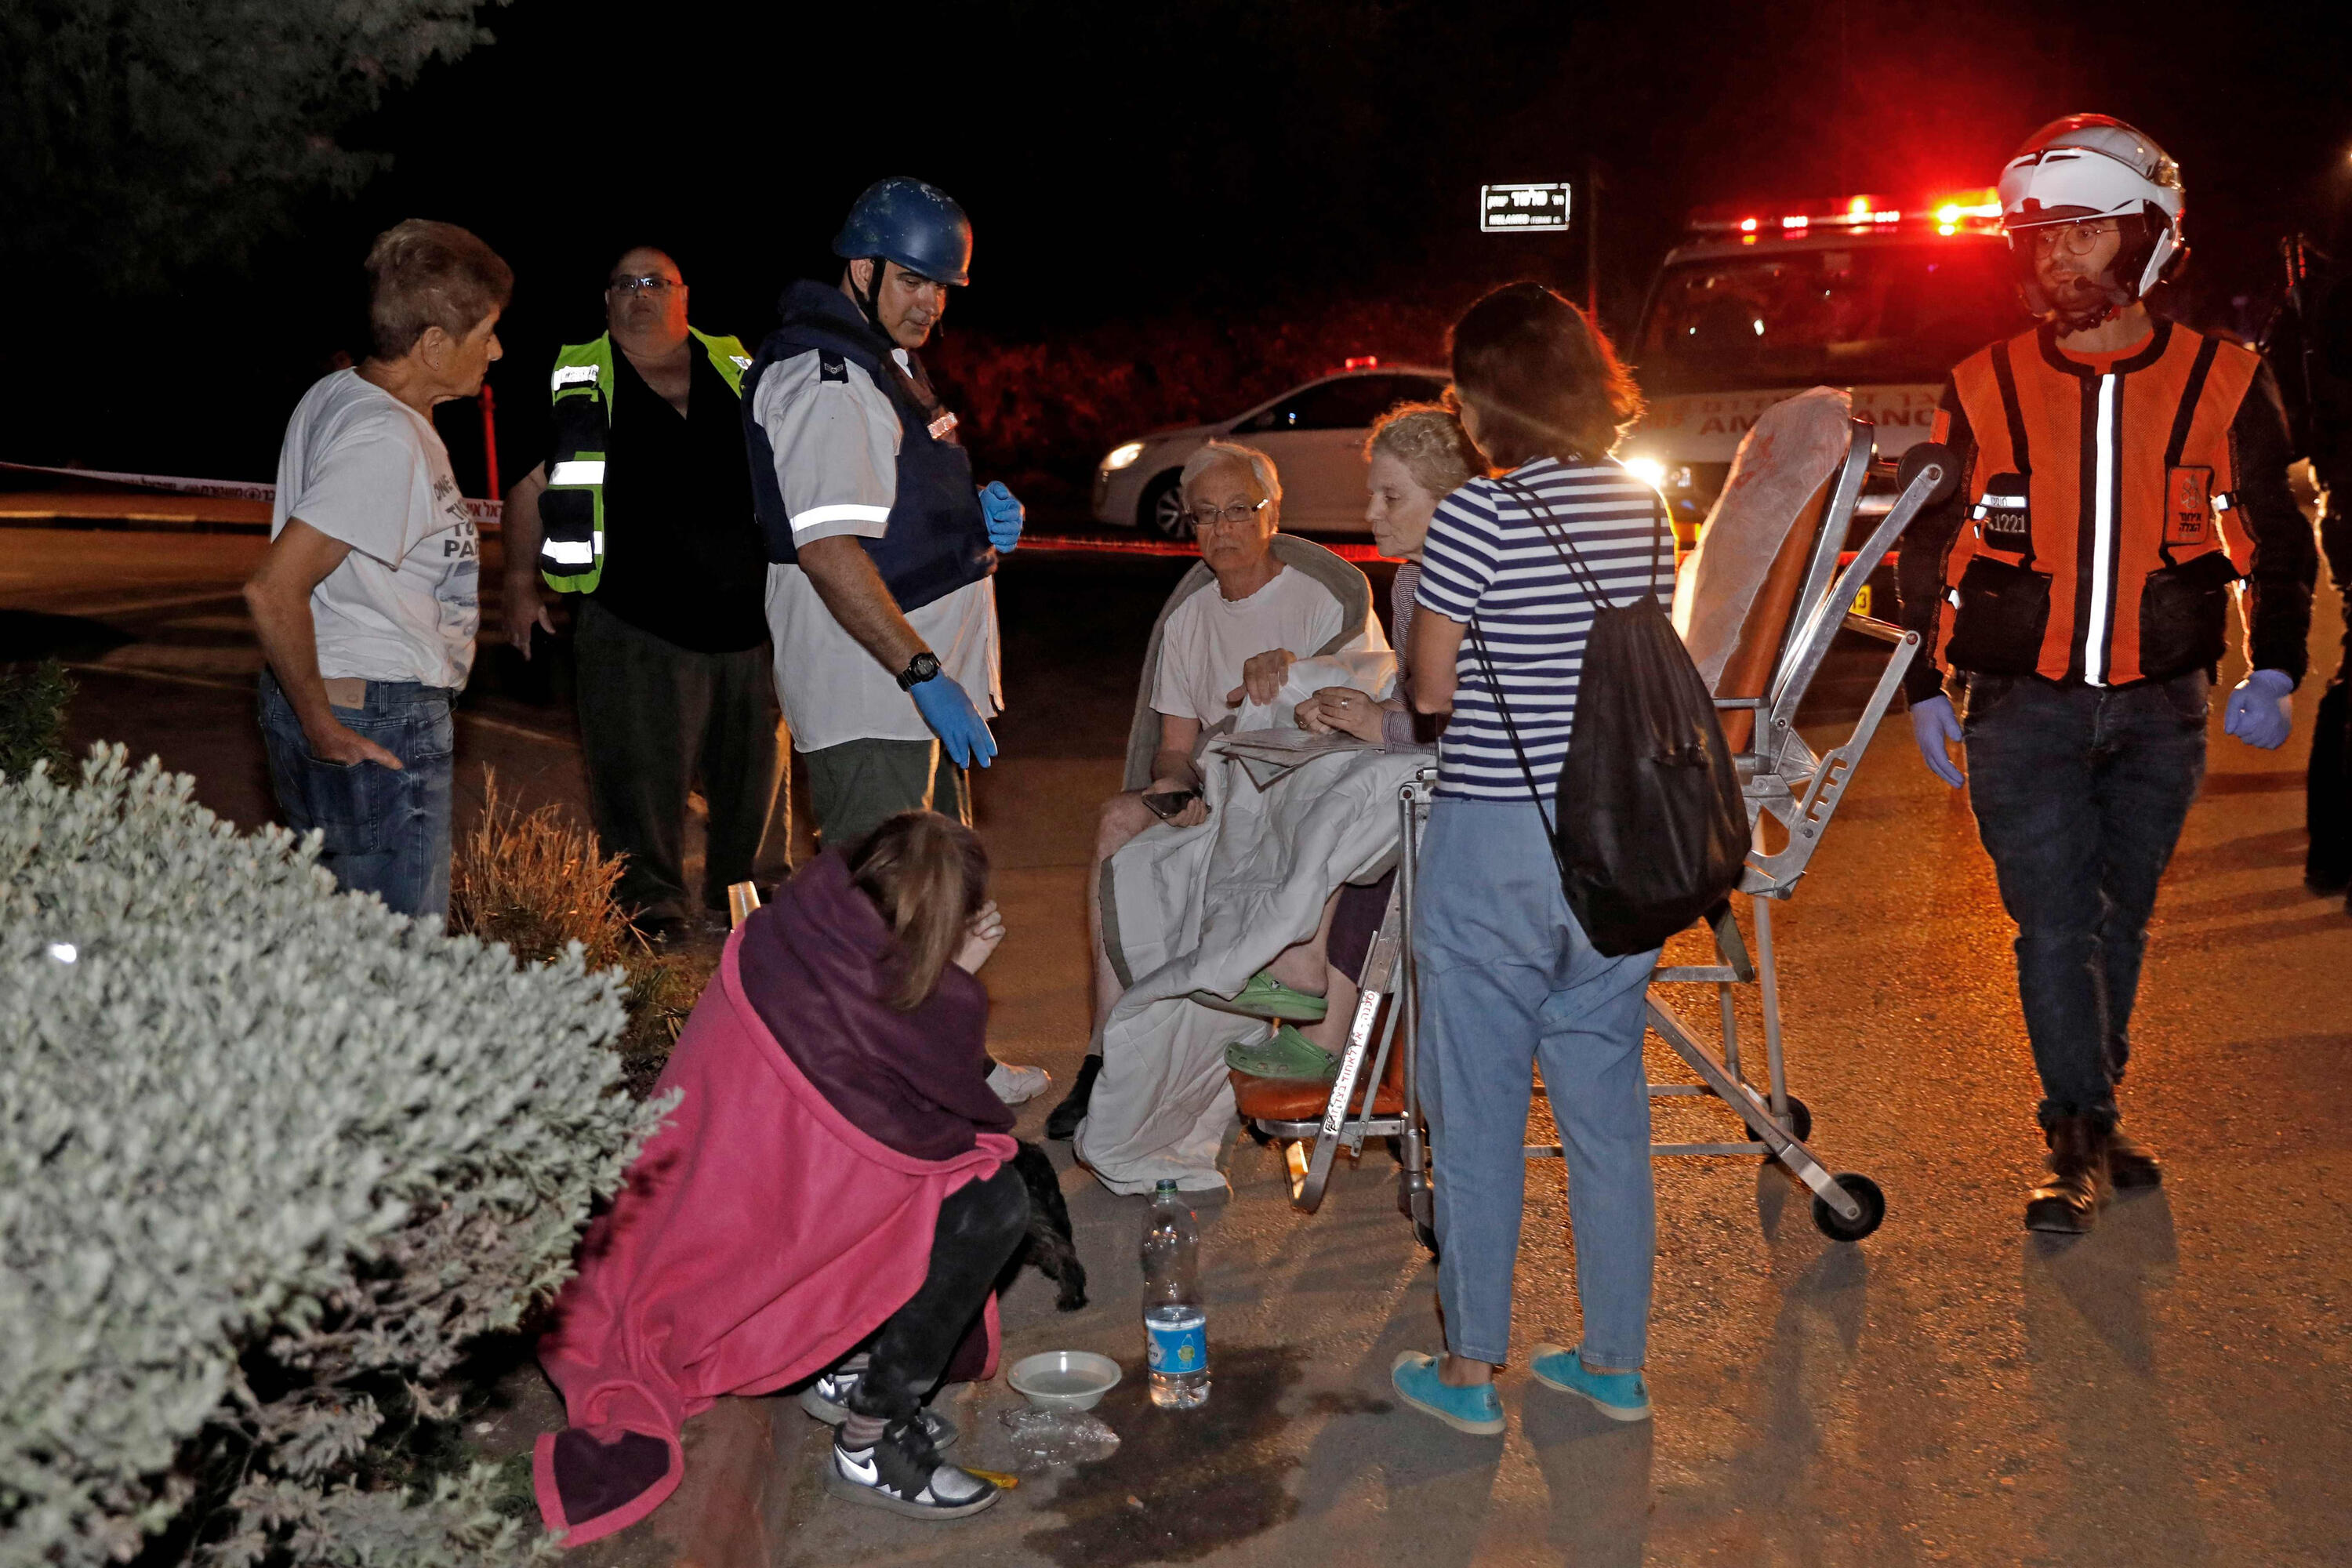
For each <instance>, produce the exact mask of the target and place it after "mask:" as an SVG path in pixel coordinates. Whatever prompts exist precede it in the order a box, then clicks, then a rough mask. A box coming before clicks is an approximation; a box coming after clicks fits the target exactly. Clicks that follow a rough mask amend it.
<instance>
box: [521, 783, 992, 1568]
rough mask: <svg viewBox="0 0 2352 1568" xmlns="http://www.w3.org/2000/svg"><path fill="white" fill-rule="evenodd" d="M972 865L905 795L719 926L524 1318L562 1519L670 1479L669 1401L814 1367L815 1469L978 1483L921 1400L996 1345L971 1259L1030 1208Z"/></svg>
mask: <svg viewBox="0 0 2352 1568" xmlns="http://www.w3.org/2000/svg"><path fill="white" fill-rule="evenodd" d="M987 881H988V862H987V857H986V855H985V853H984V852H983V851H982V848H981V846H980V841H979V839H978V838H977V837H975V836H974V835H973V834H972V833H971V830H970V829H969V828H965V827H962V826H958V825H957V824H955V823H953V822H950V820H948V819H947V818H946V817H943V816H938V815H937V814H935V813H931V812H908V813H905V814H903V815H901V816H895V817H893V818H891V819H890V820H889V821H888V822H886V823H884V824H883V825H882V826H881V827H879V828H878V829H877V830H876V831H875V833H874V835H873V836H872V837H870V838H868V839H866V841H865V842H864V843H863V844H860V845H858V846H857V847H855V848H854V849H853V850H852V851H850V852H849V853H847V854H842V853H838V852H835V853H828V854H825V855H824V856H821V857H819V858H818V859H817V860H816V861H814V863H813V864H811V865H810V866H809V867H808V868H805V869H804V870H803V871H802V872H801V873H800V874H799V875H797V876H796V877H794V878H793V879H792V881H791V882H789V883H787V884H786V885H785V886H784V887H783V888H782V889H781V890H780V891H779V892H778V894H777V897H776V900H775V902H774V903H772V904H771V905H770V906H769V907H768V908H766V909H763V910H760V911H759V912H758V913H756V914H754V915H753V916H752V917H751V919H750V920H749V921H746V922H745V923H744V926H743V929H742V930H741V931H738V932H737V933H736V934H735V936H734V937H733V938H732V939H730V942H729V943H728V947H727V952H726V955H725V957H724V958H723V959H722V961H721V963H720V964H719V973H718V974H717V975H716V976H714V977H713V979H712V981H711V984H710V986H709V989H708V990H707V991H705V992H704V994H703V995H702V999H701V1001H700V1002H699V1003H698V1005H696V1007H695V1010H694V1016H693V1017H692V1018H691V1019H690V1020H689V1021H688V1024H687V1026H686V1029H685V1031H684V1033H682V1034H681V1035H680V1036H679V1037H678V1043H677V1050H676V1051H675V1052H674V1053H673V1054H672V1055H671V1057H670V1060H669V1064H668V1066H667V1068H665V1069H664V1071H663V1073H662V1077H661V1080H660V1083H659V1084H658V1085H657V1086H656V1092H667V1090H669V1089H679V1090H682V1091H683V1099H682V1100H681V1101H680V1103H679V1105H678V1108H677V1111H676V1113H675V1114H674V1115H673V1117H672V1119H671V1121H669V1122H668V1124H667V1125H666V1126H665V1127H664V1128H663V1130H662V1131H660V1132H659V1133H657V1134H656V1136H655V1137H654V1138H653V1139H652V1141H651V1142H648V1143H647V1144H646V1148H645V1152H643V1153H642V1154H640V1155H639V1156H638V1158H637V1161H636V1163H635V1164H634V1165H633V1166H631V1167H630V1172H629V1177H628V1181H627V1183H626V1184H625V1186H624V1188H623V1189H622V1191H621V1193H620V1194H619V1195H618V1196H617V1197H616V1198H615V1200H614V1205H613V1207H612V1210H611V1211H610V1212H609V1213H607V1214H605V1215H603V1216H602V1217H600V1218H599V1219H597V1220H596V1221H595V1223H594V1224H593V1225H592V1226H590V1227H589V1229H588V1234H587V1237H586V1239H585V1241H584V1243H583V1248H582V1256H581V1267H580V1274H579V1277H578V1278H577V1279H574V1280H572V1283H571V1284H570V1285H569V1286H568V1287H567V1288H566V1289H564V1291H563V1293H562V1296H561V1297H560V1298H559V1299H558V1300H557V1303H556V1318H555V1323H554V1326H553V1328H552V1329H551V1330H550V1331H549V1332H548V1333H547V1335H546V1336H545V1337H544V1338H542V1339H541V1342H540V1346H539V1353H540V1361H541V1364H542V1365H544V1366H545V1367H546V1369H547V1372H548V1375H549V1376H550V1377H551V1378H552V1379H553V1380H554V1382H555V1384H556V1386H557V1387H558V1388H560V1389H561V1390H562V1393H563V1397H564V1403H565V1408H566V1413H567V1415H568V1416H569V1418H570V1420H571V1423H572V1425H571V1426H569V1427H568V1428H567V1429H566V1430H564V1431H563V1432H562V1433H558V1434H554V1435H551V1436H542V1437H541V1438H540V1440H539V1445H538V1451H537V1454H536V1456H535V1465H534V1479H535V1481H536V1486H537V1491H538V1496H539V1504H540V1510H541V1514H542V1515H543V1516H544V1517H545V1519H546V1521H547V1523H548V1525H549V1527H550V1528H551V1529H554V1530H561V1531H566V1532H567V1534H566V1537H565V1539H566V1543H567V1544H569V1545H575V1546H576V1545H581V1544H584V1543H585V1542H590V1541H593V1540H596V1539H598V1538H599V1537H601V1536H604V1535H607V1534H610V1533H611V1532H612V1531H616V1530H619V1529H622V1528H624V1527H625V1526H626V1525H628V1524H630V1523H633V1522H635V1521H636V1520H639V1519H642V1518H644V1517H645V1516H646V1514H648V1513H650V1512H652V1511H653V1510H654V1509H655V1508H656V1507H657V1506H658V1505H659V1504H660V1503H661V1501H662V1500H664V1499H665V1498H667V1497H668V1495H669V1494H670V1493H671V1492H672V1491H674V1490H675V1489H677V1481H678V1477H679V1473H680V1467H681V1464H682V1451H681V1449H680V1447H679V1445H678V1431H679V1429H680V1427H681V1426H683V1425H684V1424H685V1421H686V1419H687V1417H688V1416H690V1415H695V1414H696V1413H698V1412H699V1411H701V1410H703V1409H706V1408H708V1407H709V1405H710V1404H711V1403H712V1402H713V1401H714V1400H716V1399H718V1398H719V1397H720V1396H721V1395H724V1394H769V1393H772V1392H775V1391H776V1390H778V1389H782V1388H786V1387H790V1386H791V1385H793V1384H801V1383H806V1382H807V1380H809V1379H810V1378H811V1377H812V1375H814V1377H815V1381H814V1382H813V1383H808V1386H807V1387H806V1388H805V1389H803V1393H802V1404H803V1406H804V1407H805V1408H807V1409H808V1410H809V1411H810V1412H811V1413H812V1414H814V1415H818V1416H819V1417H820V1418H822V1419H825V1420H828V1421H831V1422H834V1423H835V1424H836V1425H837V1426H839V1428H840V1430H839V1432H838V1434H837V1435H836V1436H835V1441H834V1444H833V1447H832V1451H831V1453H830V1454H829V1456H828V1458H827V1469H826V1484H827V1486H828V1488H829V1489H832V1490H833V1491H835V1493H836V1494H839V1495H842V1496H845V1497H848V1498H851V1499H853V1500H857V1501H860V1502H866V1503H869V1504H872V1505H874V1506H876V1507H880V1508H885V1509H888V1510H892V1511H894V1512H898V1513H903V1514H908V1515H912V1516H914V1517H917V1518H924V1519H954V1518H961V1517H962V1516H964V1515H966V1514H971V1513H977V1512H978V1511H980V1510H982V1509H984V1508H986V1507H988V1506H989V1505H990V1504H992V1503H993V1502H994V1501H995V1500H996V1495H997V1493H996V1489H995V1488H994V1487H993V1486H992V1485H991V1484H990V1483H988V1482H986V1481H984V1480H982V1479H980V1478H978V1477H976V1476H974V1475H972V1474H971V1473H970V1472H969V1471H966V1470H963V1469H961V1468H957V1467H955V1466H953V1465H949V1464H946V1463H944V1462H942V1461H941V1460H940V1457H939V1449H940V1447H944V1446H946V1444H948V1443H951V1442H952V1441H953V1440H954V1433H953V1431H952V1429H951V1428H950V1427H948V1426H947V1424H946V1423H944V1422H942V1421H940V1419H939V1418H938V1417H936V1416H932V1415H929V1414H928V1413H927V1412H926V1411H925V1410H924V1408H923V1401H924V1399H925V1398H926V1397H927V1396H928V1395H929V1393H930V1392H931V1390H932V1389H933V1388H935V1387H936V1386H937V1385H938V1384H940V1381H941V1380H942V1378H943V1377H948V1376H961V1377H984V1376H987V1375H989V1374H990V1373H992V1372H993V1371H994V1367H995V1360H996V1342H997V1335H996V1304H995V1297H994V1295H993V1293H992V1290H993V1286H994V1283H995V1281H996V1279H997V1278H998V1277H999V1275H1000V1273H1001V1272H1002V1270H1003V1268H1004V1266H1005V1264H1006V1263H1007V1262H1008V1261H1009V1260H1010V1259H1011V1258H1012V1257H1013V1251H1014V1249H1015V1248H1016V1247H1018V1246H1019V1245H1020V1244H1021V1242H1022V1239H1023V1237H1024V1235H1025V1233H1026V1231H1027V1226H1028V1215H1029V1200H1028V1195H1027V1194H1026V1192H1025V1191H1024V1188H1023V1186H1022V1184H1021V1180H1020V1177H1019V1176H1018V1175H1017V1174H1016V1173H1014V1171H1013V1167H1012V1164H1011V1161H1012V1157H1013V1147H1014V1146H1013V1140H1012V1139H1011V1138H1010V1137H1008V1136H1006V1133H1007V1132H1008V1131H1010V1130H1011V1128H1012V1125H1013V1116H1012V1113H1011V1111H1010V1110H1007V1109H1006V1107H1005V1105H1004V1103H1003V1101H1002V1100H998V1099H997V1098H996V1096H995V1095H994V1094H993V1093H992V1092H991V1091H990V1089H989V1088H988V1083H987V1073H988V1055H987V1047H986V1043H985V1034H986V1026H987V1015H988V998H987V994H986V993H985V992H983V991H982V989H981V985H980V983H979V982H978V981H977V980H975V979H974V978H973V977H972V972H973V971H975V970H977V969H978V968H979V967H980V966H981V964H982V963H985V962H986V961H987V959H988V956H989V954H990V953H992V952H994V951H995V949H996V944H997V943H998V942H1000V941H1002V940H1003V934H1004V924H1003V920H1002V918H1001V917H1000V916H999V915H998V914H997V911H996V906H995V905H994V904H993V903H991V902H988V901H987ZM951 1362H952V1363H953V1365H952V1366H951V1365H950V1363H951Z"/></svg>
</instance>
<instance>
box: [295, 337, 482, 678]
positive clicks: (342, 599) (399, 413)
mask: <svg viewBox="0 0 2352 1568" xmlns="http://www.w3.org/2000/svg"><path fill="white" fill-rule="evenodd" d="M289 518H300V519H301V520H302V521H304V522H306V523H308V524H309V525H310V527H312V528H315V529H317V530H318V531H320V533H323V534H325V535H327V536H328V537H329V538H330V539H335V540H340V541H341V542H343V543H345V544H348V545H350V546H351V547H352V552H351V553H350V554H349V555H346V556H344V557H343V562H342V564H341V565H340V566H338V567H336V568H335V569H334V570H333V571H332V572H330V573H329V574H327V575H326V578H325V580H324V581H322V582H320V584H319V585H318V586H317V587H316V588H314V589H312V590H311V591H310V618H311V620H312V622H313V623H314V625H315V626H316V627H317V630H318V642H319V673H320V675H321V676H323V677H325V678H326V679H330V680H333V679H363V680H413V681H416V682H419V683H420V684H423V685H425V686H441V687H448V688H452V689H455V688H457V687H461V686H463V685H465V684H466V676H467V673H468V672H469V671H470V670H471V669H472V668H473V667H474V636H475V633H476V632H477V631H478V630H479V629H480V626H481V619H482V614H481V601H480V597H479V585H480V575H481V559H480V552H479V549H478V542H477V540H476V538H475V532H474V521H473V518H472V517H471V516H470V515H469V514H468V513H467V510H466V503H465V500H463V498H461V497H460V496H459V495H458V493H457V479H455V478H454V477H453V476H452V475H451V474H450V472H449V453H448V449H447V448H446V447H443V446H442V445H441V437H439V436H438V435H437V434H436V433H435V431H434V428H433V422H432V421H431V420H429V419H427V418H425V416H423V415H422V414H419V413H417V412H416V410H415V409H413V408H411V407H409V406H408V405H406V404H404V403H403V402H401V401H400V400H399V399H398V398H396V397H394V396H393V395H392V394H390V393H388V392H386V391H384V390H383V388H382V387H380V386H377V385H376V384H374V383H373V382H370V381H368V380H366V379H365V378H364V377H362V375H361V374H359V372H357V371H355V370H339V371H337V372H335V373H334V374H332V375H330V376H328V377H326V378H325V379H324V380H322V381H320V382H319V383H318V384H316V385H314V386H312V387H311V388H310V391H309V392H307V393H305V394H304V395H303V396H302V401H301V402H300V403H299V404H297V405H295V406H294V416H293V418H291V419H289V420H288V421H287V423H286V444H285V445H284V446H283V447H280V448H279V449H278V500H277V503H276V505H275V507H274V509H273V510H272V512H271V516H270V520H269V536H270V537H271V538H272V539H275V538H277V537H278V534H279V533H280V532H281V531H284V529H285V527H286V523H287V520H288V519H289Z"/></svg>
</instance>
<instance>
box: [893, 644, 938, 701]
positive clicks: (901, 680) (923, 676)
mask: <svg viewBox="0 0 2352 1568" xmlns="http://www.w3.org/2000/svg"><path fill="white" fill-rule="evenodd" d="M939 672H940V656H939V655H938V654H935V653H933V652H932V651H931V650H930V649H929V648H925V649H924V650H923V651H922V652H920V653H919V654H917V655H916V656H915V657H914V658H910V659H908V661H907V668H904V669H902V670H900V671H899V672H898V689H899V690H901V691H912V690H913V689H915V688H916V687H918V686H920V685H921V684H922V683H923V682H924V681H926V680H929V679H930V678H931V677H933V676H934V675H937V674H938V673H939Z"/></svg>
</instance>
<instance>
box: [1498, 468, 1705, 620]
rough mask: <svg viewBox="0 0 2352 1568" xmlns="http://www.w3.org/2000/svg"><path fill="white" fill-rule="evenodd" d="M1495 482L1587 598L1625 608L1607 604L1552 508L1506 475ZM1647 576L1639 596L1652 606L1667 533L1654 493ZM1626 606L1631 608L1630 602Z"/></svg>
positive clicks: (1662, 507) (1605, 606) (1661, 507)
mask: <svg viewBox="0 0 2352 1568" xmlns="http://www.w3.org/2000/svg"><path fill="white" fill-rule="evenodd" d="M1495 482H1496V484H1498V485H1500V486H1501V487H1502V488H1503V489H1506V490H1508V491H1509V492H1511V493H1512V494H1513V495H1516V496H1517V497H1518V499H1519V505H1520V506H1521V507H1522V508H1524V509H1525V510H1526V511H1527V514H1528V519H1529V520H1530V521H1533V522H1534V523H1535V524H1536V526H1537V527H1538V528H1539V529H1541V530H1542V531H1543V536H1544V539H1545V541H1546V542H1549V544H1550V545H1551V547H1552V552H1553V553H1554V554H1556V555H1558V556H1559V558H1560V560H1561V562H1562V563H1565V564H1566V565H1567V567H1568V569H1569V571H1570V574H1572V575H1574V576H1575V577H1577V578H1578V579H1579V582H1578V586H1580V587H1581V588H1582V589H1583V590H1584V592H1585V595H1586V596H1587V597H1589V598H1591V600H1592V602H1593V603H1594V604H1596V605H1600V606H1601V608H1602V609H1604V610H1615V609H1622V608H1625V607H1627V606H1626V605H1612V604H1611V603H1610V602H1609V595H1606V594H1604V593H1602V592H1601V584H1600V581H1599V580H1598V579H1597V578H1595V577H1594V576H1593V574H1592V568H1591V567H1590V566H1588V565H1587V564H1585V560H1584V557H1583V555H1582V554H1581V553H1580V552H1579V551H1578V550H1577V548H1576V546H1575V544H1574V542H1572V541H1570V539H1569V537H1568V525H1567V524H1565V523H1563V522H1561V521H1559V517H1558V516H1557V515H1556V514H1555V513H1554V512H1553V511H1552V510H1551V508H1549V507H1548V506H1546V505H1545V504H1544V503H1543V501H1542V500H1539V499H1538V497H1537V495H1536V493H1535V492H1534V491H1533V490H1531V489H1528V488H1527V487H1526V486H1525V485H1523V484H1521V483H1519V482H1518V481H1517V479H1512V478H1510V477H1509V476H1508V475H1505V476H1503V477H1501V478H1499V479H1496V481H1495ZM1650 522H1651V528H1650V574H1649V577H1648V578H1647V579H1646V580H1645V581H1644V583H1643V588H1642V592H1641V594H1640V595H1638V596H1639V597H1641V598H1645V599H1647V600H1649V601H1650V602H1651V603H1652V604H1656V603H1657V600H1658V553H1659V550H1658V547H1659V542H1660V541H1661V540H1663V539H1664V537H1665V534H1666V531H1667V530H1666V526H1665V505H1664V502H1663V501H1661V500H1659V499H1658V497H1657V494H1656V492H1655V491H1653V492H1652V493H1651V496H1650ZM1628 603H1629V604H1630V601H1629V602H1628Z"/></svg>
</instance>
